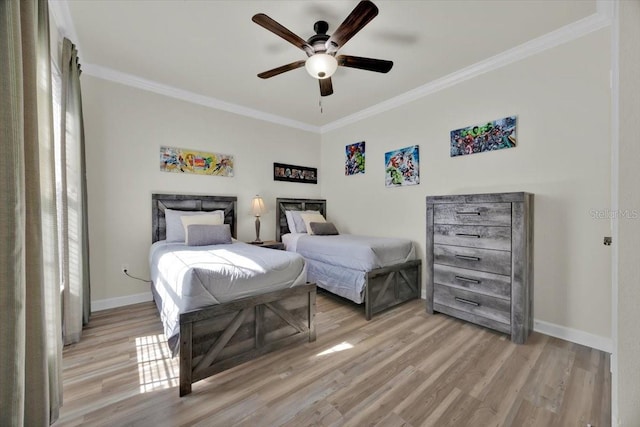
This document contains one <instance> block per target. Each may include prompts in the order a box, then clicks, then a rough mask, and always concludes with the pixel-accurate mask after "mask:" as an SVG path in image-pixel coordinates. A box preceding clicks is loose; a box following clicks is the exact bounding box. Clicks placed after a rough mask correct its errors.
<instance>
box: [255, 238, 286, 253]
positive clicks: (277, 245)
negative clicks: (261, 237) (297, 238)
mask: <svg viewBox="0 0 640 427" xmlns="http://www.w3.org/2000/svg"><path fill="white" fill-rule="evenodd" d="M247 243H250V244H252V245H254V246H259V247H261V248H269V249H280V250H281V251H283V250H284V243H282V242H276V241H275V240H265V241H264V242H262V243H253V242H247Z"/></svg>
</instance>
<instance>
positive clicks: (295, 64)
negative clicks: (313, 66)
mask: <svg viewBox="0 0 640 427" xmlns="http://www.w3.org/2000/svg"><path fill="white" fill-rule="evenodd" d="M305 62H306V61H296V62H292V63H291V64H287V65H283V66H281V67H278V68H274V69H273V70H269V71H263V72H262V73H260V74H258V77H260V78H261V79H268V78H269V77H273V76H277V75H278V74H282V73H284V72H285V71H291V70H295V69H296V68H300V67H304V63H305Z"/></svg>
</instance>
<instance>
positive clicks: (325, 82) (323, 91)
mask: <svg viewBox="0 0 640 427" xmlns="http://www.w3.org/2000/svg"><path fill="white" fill-rule="evenodd" d="M318 81H319V82H320V96H329V95H331V94H332V93H333V84H332V83H331V77H327V78H326V79H320V80H318Z"/></svg>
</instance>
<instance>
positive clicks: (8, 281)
mask: <svg viewBox="0 0 640 427" xmlns="http://www.w3.org/2000/svg"><path fill="white" fill-rule="evenodd" d="M0 100H1V103H2V104H1V109H0V138H1V139H0V141H1V144H2V145H1V146H2V155H0V176H1V179H2V181H1V182H2V185H1V190H0V191H1V192H2V193H1V194H2V197H1V203H0V280H1V281H2V283H1V284H0V342H1V343H2V351H0V378H1V380H0V425H2V426H22V425H26V426H46V425H49V424H51V423H52V422H53V421H54V420H55V419H56V418H57V417H58V411H59V407H60V405H61V401H62V389H61V387H62V384H61V369H60V366H61V361H62V353H61V340H60V337H61V329H60V320H61V315H60V280H59V277H60V276H59V270H58V252H57V247H58V245H57V241H56V236H57V230H56V199H55V173H54V155H53V132H52V130H53V128H52V118H51V117H52V115H51V105H52V104H51V70H50V52H49V23H48V10H47V1H46V0H33V1H19V0H2V1H0Z"/></svg>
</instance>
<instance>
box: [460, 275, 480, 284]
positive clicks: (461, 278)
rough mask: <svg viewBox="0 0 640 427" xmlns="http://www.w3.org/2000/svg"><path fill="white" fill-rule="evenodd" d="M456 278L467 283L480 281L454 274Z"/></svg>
mask: <svg viewBox="0 0 640 427" xmlns="http://www.w3.org/2000/svg"><path fill="white" fill-rule="evenodd" d="M456 279H458V280H462V281H463V282H469V283H476V284H477V283H480V280H476V279H469V278H467V277H462V276H456Z"/></svg>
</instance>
